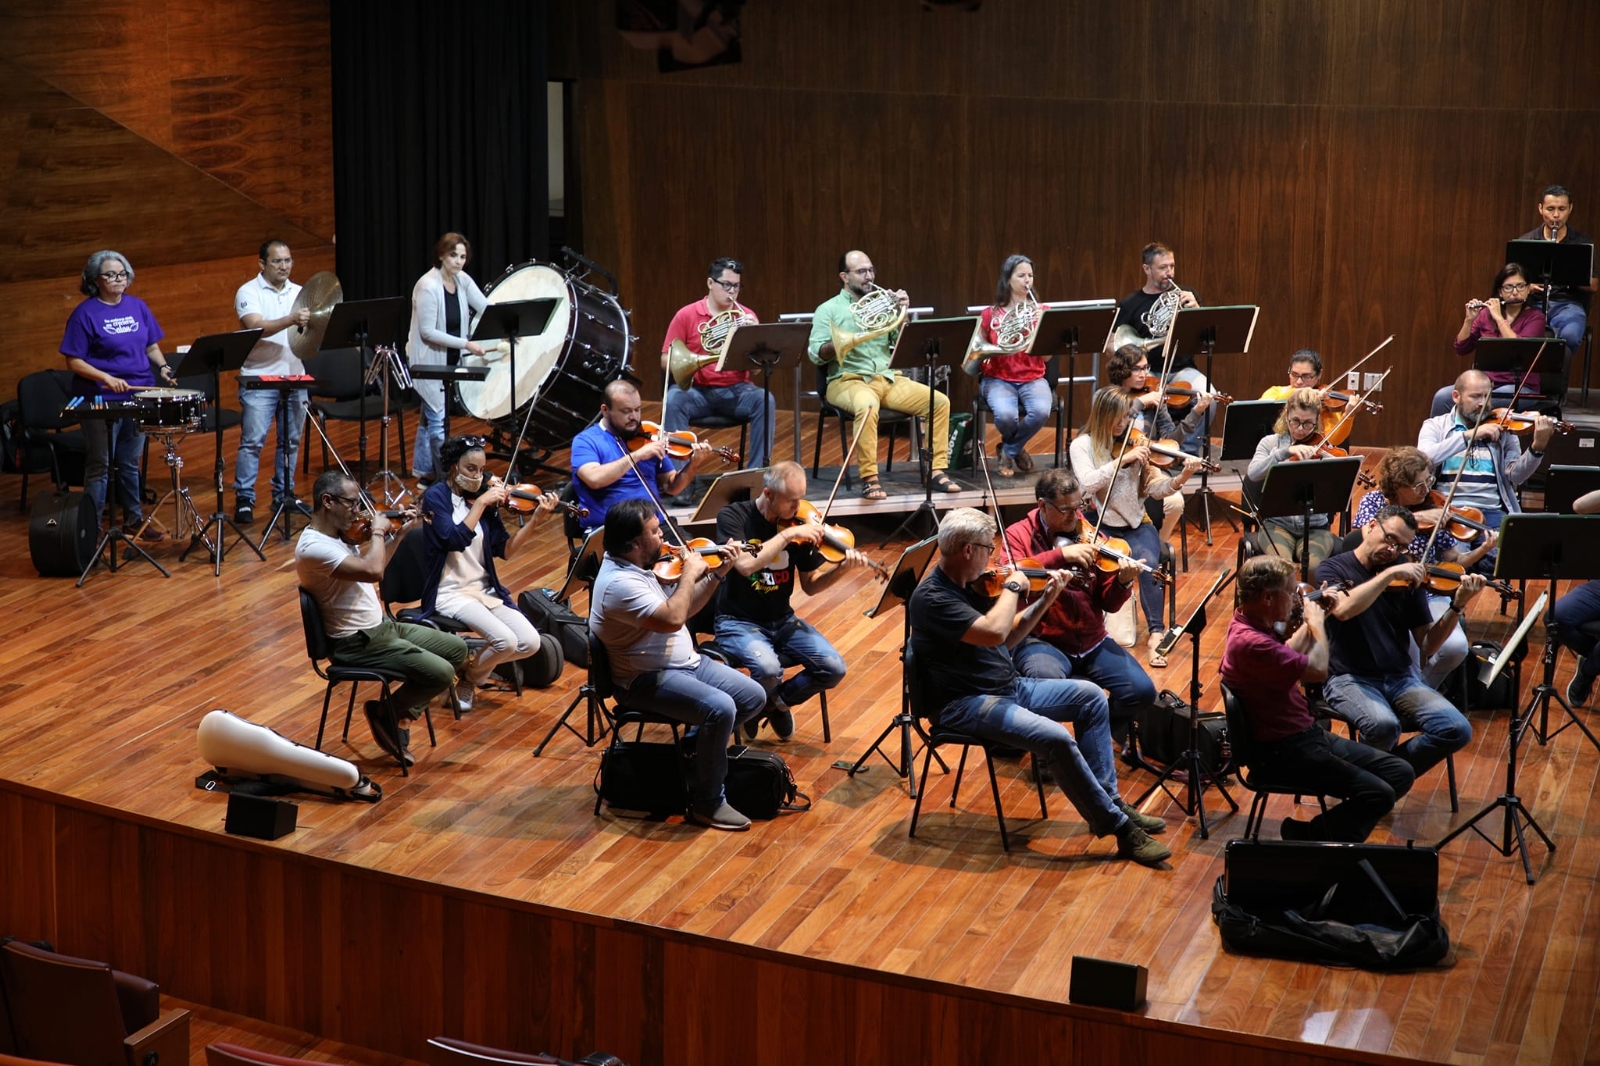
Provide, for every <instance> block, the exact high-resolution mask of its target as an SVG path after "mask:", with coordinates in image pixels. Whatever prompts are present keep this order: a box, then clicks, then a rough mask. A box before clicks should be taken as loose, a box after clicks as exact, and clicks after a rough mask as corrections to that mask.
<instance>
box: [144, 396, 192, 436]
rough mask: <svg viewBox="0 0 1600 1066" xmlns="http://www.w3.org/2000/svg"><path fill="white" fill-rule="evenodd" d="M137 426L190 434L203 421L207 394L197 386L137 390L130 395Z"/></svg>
mask: <svg viewBox="0 0 1600 1066" xmlns="http://www.w3.org/2000/svg"><path fill="white" fill-rule="evenodd" d="M133 399H134V402H135V403H136V404H137V405H138V409H137V410H136V411H135V412H134V415H133V420H134V421H135V422H137V423H138V424H139V428H140V429H145V430H152V429H153V430H167V431H169V432H181V433H191V432H193V431H194V430H197V429H199V428H200V425H201V423H202V422H204V421H205V410H206V407H207V406H208V405H207V403H206V394H205V393H203V392H201V391H200V390H198V389H140V390H139V391H137V392H135V393H134V394H133Z"/></svg>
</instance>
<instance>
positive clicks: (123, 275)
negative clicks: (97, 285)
mask: <svg viewBox="0 0 1600 1066" xmlns="http://www.w3.org/2000/svg"><path fill="white" fill-rule="evenodd" d="M100 280H101V281H127V280H128V272H127V271H126V270H108V271H106V272H105V273H104V274H101V275H100Z"/></svg>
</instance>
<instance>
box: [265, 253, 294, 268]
mask: <svg viewBox="0 0 1600 1066" xmlns="http://www.w3.org/2000/svg"><path fill="white" fill-rule="evenodd" d="M267 262H268V263H270V264H271V265H273V266H279V267H286V266H288V265H289V264H291V263H293V262H294V256H292V255H286V256H284V257H283V258H282V259H268V260H267Z"/></svg>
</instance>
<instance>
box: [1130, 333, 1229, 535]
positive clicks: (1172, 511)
mask: <svg viewBox="0 0 1600 1066" xmlns="http://www.w3.org/2000/svg"><path fill="white" fill-rule="evenodd" d="M1106 380H1107V381H1109V382H1111V384H1112V385H1113V386H1115V387H1116V388H1118V389H1120V390H1121V391H1122V392H1123V393H1124V394H1125V395H1127V396H1128V398H1129V399H1131V400H1132V401H1133V403H1134V407H1133V424H1134V425H1135V426H1136V427H1138V429H1139V431H1140V432H1141V433H1143V434H1145V435H1146V436H1148V437H1150V438H1151V439H1153V440H1176V441H1183V440H1186V439H1188V438H1189V437H1190V436H1191V435H1193V434H1194V433H1195V432H1196V431H1197V430H1198V429H1199V428H1200V423H1201V420H1202V419H1203V418H1204V417H1205V413H1206V411H1207V409H1209V408H1210V406H1211V395H1210V394H1209V393H1201V394H1200V395H1199V396H1196V397H1195V398H1194V399H1193V401H1192V402H1191V404H1190V408H1189V413H1188V414H1186V415H1184V416H1183V421H1181V422H1174V421H1173V418H1172V412H1171V411H1169V410H1168V409H1167V403H1166V397H1165V396H1163V395H1162V394H1161V393H1160V392H1159V391H1157V389H1156V387H1155V386H1156V381H1155V379H1154V377H1153V376H1152V375H1151V373H1150V356H1149V354H1148V353H1147V352H1146V351H1145V350H1144V349H1143V348H1141V347H1139V346H1138V345H1137V344H1124V345H1123V346H1122V347H1120V348H1118V349H1117V350H1116V351H1114V352H1112V353H1111V356H1110V358H1108V359H1107V360H1106ZM1182 520H1183V493H1181V492H1174V493H1173V494H1172V495H1170V496H1165V497H1163V498H1162V500H1161V540H1162V542H1163V543H1165V542H1166V541H1168V540H1170V539H1172V534H1173V531H1174V530H1176V529H1177V528H1178V523H1179V522H1181V521H1182Z"/></svg>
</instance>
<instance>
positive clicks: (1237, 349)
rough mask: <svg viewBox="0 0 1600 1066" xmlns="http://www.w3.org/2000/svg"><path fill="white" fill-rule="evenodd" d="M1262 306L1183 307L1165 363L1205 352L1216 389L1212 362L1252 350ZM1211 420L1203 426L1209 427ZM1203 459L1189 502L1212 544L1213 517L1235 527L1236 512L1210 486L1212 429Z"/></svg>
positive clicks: (1210, 384) (1206, 432)
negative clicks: (1251, 345)
mask: <svg viewBox="0 0 1600 1066" xmlns="http://www.w3.org/2000/svg"><path fill="white" fill-rule="evenodd" d="M1260 312H1261V309H1260V308H1259V307H1256V306H1254V305H1246V306H1242V307H1183V308H1179V309H1178V311H1177V312H1176V313H1175V314H1174V315H1173V316H1172V325H1171V326H1170V327H1169V328H1168V330H1167V337H1166V346H1165V348H1164V349H1163V354H1162V360H1163V364H1164V365H1165V364H1168V363H1171V361H1172V360H1173V359H1175V358H1177V357H1179V356H1183V355H1195V354H1199V355H1204V356H1205V360H1206V369H1205V378H1206V387H1207V388H1210V389H1212V390H1215V388H1216V378H1215V377H1213V376H1212V374H1213V371H1214V366H1213V361H1214V359H1215V358H1216V356H1217V355H1218V354H1219V353H1220V354H1239V355H1244V354H1246V353H1248V352H1249V351H1250V337H1251V335H1252V334H1253V333H1254V332H1255V327H1256V316H1257V315H1258V314H1260ZM1209 421H1210V420H1209V419H1208V420H1206V421H1205V422H1202V425H1205V426H1208V427H1209ZM1200 458H1201V460H1202V461H1203V462H1204V463H1206V464H1207V465H1206V466H1202V467H1201V469H1200V487H1199V488H1198V489H1196V490H1195V492H1194V495H1193V496H1191V497H1190V501H1191V502H1192V503H1194V504H1195V505H1196V506H1197V507H1198V508H1199V509H1200V523H1199V524H1200V526H1201V528H1202V529H1204V531H1205V535H1206V546H1207V547H1210V546H1211V516H1212V514H1214V513H1215V514H1220V515H1221V516H1222V518H1223V520H1224V521H1226V522H1227V523H1228V525H1229V526H1230V527H1233V524H1234V523H1233V514H1232V512H1231V511H1230V510H1229V508H1228V507H1227V506H1226V505H1225V504H1223V503H1222V502H1221V500H1220V498H1219V497H1218V496H1217V494H1216V492H1215V490H1213V489H1212V488H1211V483H1210V480H1209V472H1210V471H1209V464H1210V461H1211V431H1210V429H1209V428H1206V429H1202V430H1201V432H1200Z"/></svg>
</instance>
